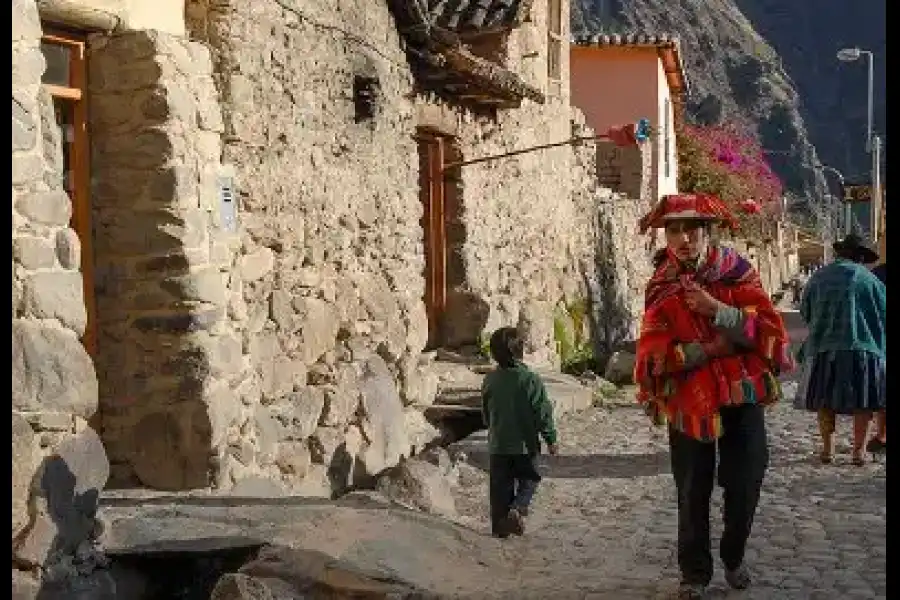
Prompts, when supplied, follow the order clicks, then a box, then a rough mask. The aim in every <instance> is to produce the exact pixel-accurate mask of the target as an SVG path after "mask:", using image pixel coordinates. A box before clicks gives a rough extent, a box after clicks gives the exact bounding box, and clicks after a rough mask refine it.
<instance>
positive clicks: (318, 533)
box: [102, 496, 515, 596]
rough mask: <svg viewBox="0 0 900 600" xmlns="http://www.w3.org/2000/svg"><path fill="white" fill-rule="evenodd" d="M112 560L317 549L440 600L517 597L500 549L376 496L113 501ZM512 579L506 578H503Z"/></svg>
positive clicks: (106, 513)
mask: <svg viewBox="0 0 900 600" xmlns="http://www.w3.org/2000/svg"><path fill="white" fill-rule="evenodd" d="M103 504H104V506H103V509H102V510H103V517H104V520H105V521H106V523H107V533H106V536H105V540H104V545H105V548H106V550H107V552H108V554H109V555H110V556H111V558H112V559H113V561H114V562H115V557H116V556H117V555H118V556H123V555H135V554H138V553H144V554H152V553H164V552H190V551H195V552H198V553H199V552H209V551H210V550H215V549H221V550H226V549H233V548H241V547H247V546H253V545H257V544H261V543H268V544H272V545H277V546H284V547H288V548H294V549H300V550H309V551H317V552H320V553H324V554H325V555H328V556H330V557H333V558H334V559H338V560H341V561H344V562H346V563H347V564H351V565H353V566H355V567H356V568H359V569H362V570H372V571H377V572H379V573H387V574H389V575H390V576H391V577H393V578H395V579H396V580H397V581H403V582H408V583H409V584H410V585H412V586H415V587H416V588H420V589H423V590H428V591H430V592H433V593H440V594H441V595H442V596H443V595H450V596H453V595H457V594H458V595H463V596H465V595H467V594H473V593H476V592H478V593H481V592H482V591H483V590H497V591H503V590H509V589H514V586H515V579H514V577H513V575H512V574H513V573H514V567H513V566H512V565H510V564H507V562H506V560H505V559H504V557H503V553H502V551H501V546H500V542H499V541H498V540H496V539H493V538H490V537H487V536H484V535H482V534H480V533H477V532H475V531H473V530H470V529H467V528H465V527H462V526H460V525H456V524H453V523H451V522H448V521H445V520H442V519H440V518H437V517H433V516H430V515H427V514H423V513H419V512H415V511H412V510H407V509H403V508H400V507H397V506H396V505H392V504H390V503H388V502H386V501H380V500H378V498H377V497H375V496H373V497H370V498H366V497H362V498H360V497H349V498H346V499H343V500H339V501H336V502H328V501H318V500H311V499H298V498H278V499H273V500H271V501H266V500H263V499H256V498H253V499H239V498H234V497H231V498H225V497H196V496H195V497H178V496H169V497H165V498H164V497H157V498H154V499H153V500H152V501H150V502H146V503H142V502H139V501H137V500H136V499H134V500H123V499H112V500H110V499H106V500H105V501H104V503H103ZM498 573H506V574H508V575H509V577H507V578H505V579H504V577H499V578H498Z"/></svg>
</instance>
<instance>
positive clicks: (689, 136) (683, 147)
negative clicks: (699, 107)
mask: <svg viewBox="0 0 900 600" xmlns="http://www.w3.org/2000/svg"><path fill="white" fill-rule="evenodd" d="M677 142H678V170H679V177H678V187H679V190H680V191H682V192H688V193H690V192H697V193H706V194H715V195H717V196H719V197H720V198H721V199H722V200H724V201H725V202H727V203H728V204H729V205H731V206H732V207H733V208H734V209H735V216H736V217H737V218H738V220H739V221H740V223H741V229H742V230H743V232H744V234H745V235H760V236H763V237H767V236H768V235H770V234H771V231H772V229H773V225H774V223H775V221H776V220H777V218H778V217H779V215H780V211H781V206H782V202H781V197H782V191H783V190H782V185H781V181H780V180H779V179H778V177H777V176H776V175H775V173H773V172H772V168H771V166H770V165H769V163H768V161H767V160H766V156H765V153H764V151H763V149H762V147H761V146H760V145H759V142H758V141H757V140H756V138H755V137H754V136H753V135H752V134H751V133H750V132H749V131H747V130H746V129H743V128H741V127H739V126H738V125H735V124H724V125H717V126H710V127H704V126H699V125H682V126H681V127H680V128H679V131H678V137H677Z"/></svg>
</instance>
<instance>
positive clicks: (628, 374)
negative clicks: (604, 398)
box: [603, 351, 636, 385]
mask: <svg viewBox="0 0 900 600" xmlns="http://www.w3.org/2000/svg"><path fill="white" fill-rule="evenodd" d="M635 360H636V357H635V355H634V354H632V353H631V352H625V351H619V352H613V354H612V356H610V357H609V362H608V363H606V371H605V372H604V374H603V377H604V379H606V380H608V381H611V382H612V383H614V384H616V385H630V384H632V383H634V363H635Z"/></svg>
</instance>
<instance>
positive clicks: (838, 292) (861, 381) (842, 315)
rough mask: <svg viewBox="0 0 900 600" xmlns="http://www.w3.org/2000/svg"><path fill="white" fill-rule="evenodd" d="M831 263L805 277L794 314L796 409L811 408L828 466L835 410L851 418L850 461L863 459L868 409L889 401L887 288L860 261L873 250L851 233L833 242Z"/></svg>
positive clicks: (867, 259)
mask: <svg viewBox="0 0 900 600" xmlns="http://www.w3.org/2000/svg"><path fill="white" fill-rule="evenodd" d="M833 246H834V252H835V257H836V258H835V260H834V262H832V263H831V264H829V265H827V266H825V267H823V268H821V269H819V270H818V271H816V273H815V274H814V275H813V276H812V277H811V278H810V279H809V281H808V282H807V284H806V290H805V292H804V294H803V300H802V301H801V303H800V315H801V316H802V317H803V320H804V321H806V324H807V328H808V329H809V336H808V337H807V338H806V341H805V342H804V343H803V346H801V348H800V356H799V357H800V360H801V361H802V363H803V369H802V375H801V379H800V386H799V389H798V392H797V398H796V400H795V406H796V407H797V408H800V409H804V410H810V411H816V412H817V413H818V418H819V432H820V434H821V436H822V449H821V453H820V459H821V461H822V462H823V463H826V464H827V463H831V462H832V459H833V454H834V444H833V436H834V430H835V425H836V415H853V454H852V462H853V464H854V465H863V464H865V456H864V450H865V448H864V447H865V444H866V437H867V435H868V429H869V423H870V422H871V420H872V414H873V412H878V411H883V410H884V409H885V408H886V402H887V380H886V370H885V369H886V366H885V365H886V363H885V360H886V344H887V330H886V329H885V316H886V315H885V313H886V310H887V297H886V294H885V286H884V284H883V283H882V282H881V281H879V279H878V277H876V276H875V275H873V274H872V272H871V271H869V269H867V268H866V267H865V266H864V265H865V264H866V263H872V262H875V261H877V260H878V253H877V252H876V251H875V250H874V249H872V247H871V246H870V245H869V244H868V243H867V242H866V241H865V240H863V239H862V238H860V237H859V236H857V235H856V234H850V235H848V236H847V237H845V238H844V239H842V240H839V241H837V242H835V243H834V245H833Z"/></svg>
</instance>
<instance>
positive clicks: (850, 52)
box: [837, 48, 881, 242]
mask: <svg viewBox="0 0 900 600" xmlns="http://www.w3.org/2000/svg"><path fill="white" fill-rule="evenodd" d="M863 55H865V56H866V59H868V67H869V81H868V96H869V97H868V102H867V107H866V108H867V115H866V152H868V153H869V154H870V155H871V158H872V194H871V203H870V206H869V220H870V224H869V231H870V234H871V236H872V241H876V242H877V241H878V229H879V227H878V225H879V218H878V217H879V213H880V212H881V140H880V139H877V138H875V136H873V134H872V121H873V118H874V112H875V111H874V106H875V103H874V86H875V67H874V64H875V55H874V54H873V53H872V52H871V51H869V50H862V49H860V48H842V49H841V50H839V51H838V53H837V58H838V60H839V61H841V62H855V61H857V60H859V59H860V58H862V56H863Z"/></svg>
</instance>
